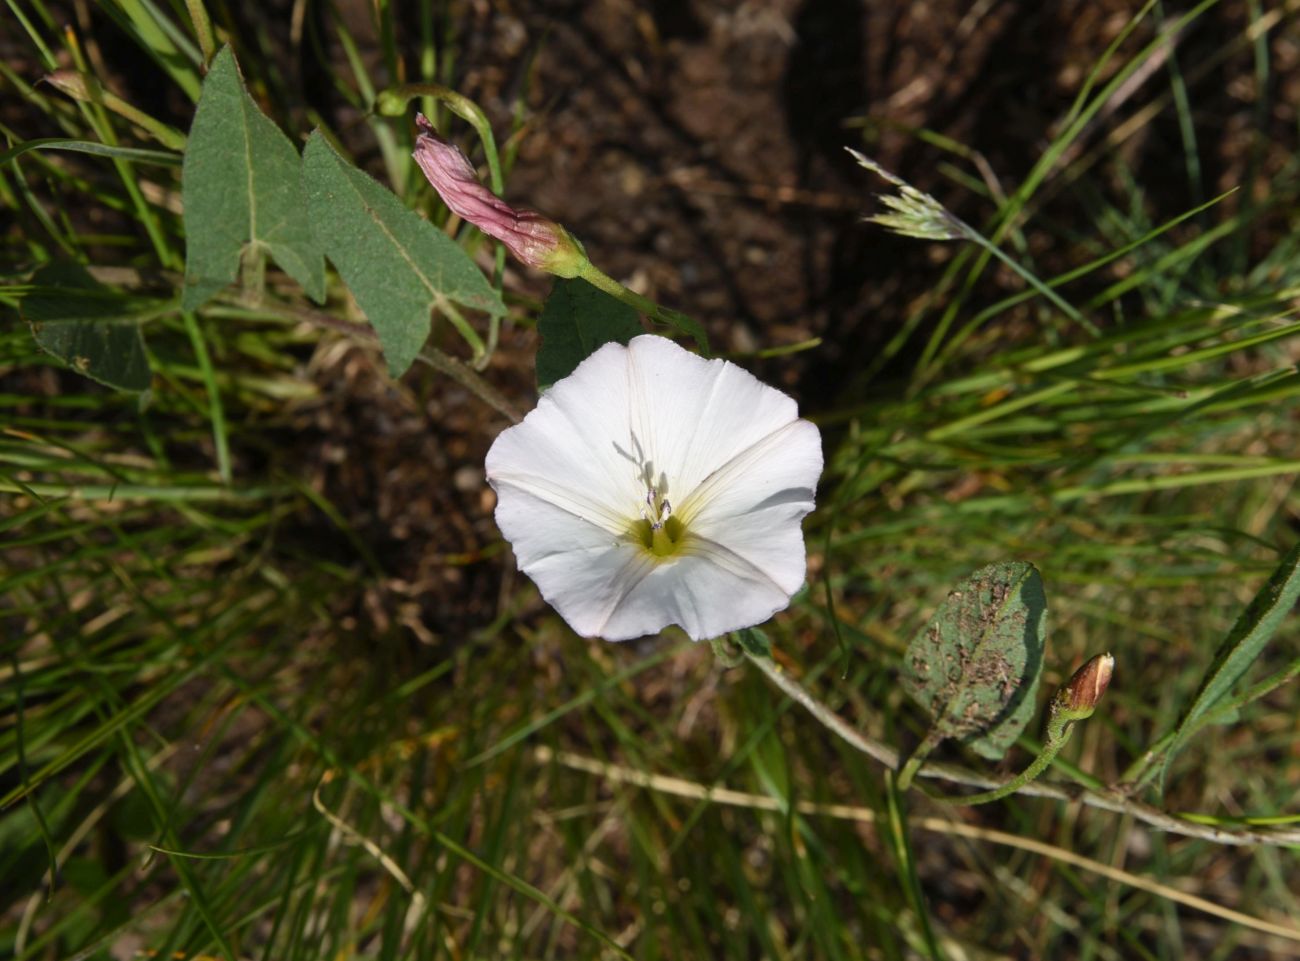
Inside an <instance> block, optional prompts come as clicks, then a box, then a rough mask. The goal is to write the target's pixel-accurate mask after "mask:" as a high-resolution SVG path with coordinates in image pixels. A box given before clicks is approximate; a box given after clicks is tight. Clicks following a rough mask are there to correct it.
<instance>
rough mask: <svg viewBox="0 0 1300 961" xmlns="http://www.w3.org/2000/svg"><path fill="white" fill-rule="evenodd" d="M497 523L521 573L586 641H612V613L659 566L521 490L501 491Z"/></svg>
mask: <svg viewBox="0 0 1300 961" xmlns="http://www.w3.org/2000/svg"><path fill="white" fill-rule="evenodd" d="M496 519H497V525H498V526H499V527H500V528H501V532H502V533H503V534H505V535H506V539H507V540H508V541H510V544H511V547H513V548H514V552H515V559H516V560H517V561H518V563H519V568H520V570H522V571H524V573H526V574H527V575H528V576H529V577H531V578H532V579H533V581H534V582H535V583H536V584H537V587H538V589H539V590H540V591H541V592H542V597H544V598H546V600H547V602H548V603H549V604H550V605H551V606H552V607H554V608H555V609H556V610H557V611H559V612H560V616H562V617H563V618H564V619H565V620H566V621H568V622H569V626H570V627H572V628H573V629H574V630H575V631H577V632H578V633H579V634H581V635H583V636H584V637H597V636H601V637H608V635H606V634H604V628H605V626H606V625H607V624H608V622H609V620H610V616H611V614H612V613H613V612H614V611H615V610H617V608H618V606H619V605H620V604H621V603H622V601H623V598H624V597H625V596H626V595H627V594H628V593H630V592H631V591H632V590H633V588H634V587H635V586H636V584H637V583H638V582H639V581H640V579H641V578H643V577H644V576H645V575H646V573H648V572H649V570H650V569H652V568H654V567H655V561H654V560H653V559H652V558H651V557H650V556H649V555H648V554H647V553H646V552H645V551H643V550H641V548H639V547H637V546H635V545H634V544H632V543H631V542H630V541H628V540H627V539H626V538H624V539H622V540H618V539H615V538H614V537H613V536H612V535H610V534H609V533H608V532H606V531H604V530H602V529H600V528H599V527H598V526H596V525H594V524H589V523H575V521H574V516H573V515H572V514H570V513H568V512H567V511H565V510H563V509H562V508H559V507H556V506H555V505H553V504H551V503H549V502H547V501H545V500H539V499H538V498H535V497H533V496H532V495H531V494H528V493H525V492H523V491H521V490H515V489H508V490H506V491H503V492H502V495H501V497H500V499H499V500H498V501H497V510H496ZM668 623H670V622H668V621H661V622H660V623H658V624H657V625H654V626H652V627H649V628H647V629H646V630H644V631H641V632H640V633H642V634H652V633H654V632H655V631H657V630H659V629H660V628H661V627H665V626H667V624H668ZM626 636H627V637H636V636H639V634H629V635H626ZM610 639H611V640H622V639H623V638H621V637H620V638H612V637H611V638H610Z"/></svg>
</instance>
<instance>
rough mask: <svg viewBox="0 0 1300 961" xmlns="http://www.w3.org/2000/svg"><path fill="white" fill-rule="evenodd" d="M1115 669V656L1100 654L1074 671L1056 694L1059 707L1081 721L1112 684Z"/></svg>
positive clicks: (1073, 718) (1067, 714)
mask: <svg viewBox="0 0 1300 961" xmlns="http://www.w3.org/2000/svg"><path fill="white" fill-rule="evenodd" d="M1114 670H1115V658H1113V657H1111V656H1110V655H1109V654H1098V655H1097V656H1096V657H1094V658H1092V659H1091V660H1089V661H1088V662H1087V663H1086V664H1084V665H1083V667H1081V668H1079V669H1078V670H1077V671H1075V672H1074V677H1072V678H1070V680H1069V682H1068V683H1067V684H1066V685H1065V687H1063V688H1061V690H1060V691H1059V692H1058V693H1057V695H1056V703H1057V709H1058V710H1059V711H1061V712H1062V713H1064V714H1065V715H1066V716H1067V717H1069V718H1071V719H1072V720H1078V721H1081V720H1083V719H1084V718H1086V717H1090V716H1091V715H1092V712H1093V709H1094V708H1096V706H1097V702H1098V701H1100V700H1101V696H1102V695H1103V694H1105V693H1106V688H1107V687H1108V686H1109V685H1110V677H1111V674H1112V673H1113V672H1114Z"/></svg>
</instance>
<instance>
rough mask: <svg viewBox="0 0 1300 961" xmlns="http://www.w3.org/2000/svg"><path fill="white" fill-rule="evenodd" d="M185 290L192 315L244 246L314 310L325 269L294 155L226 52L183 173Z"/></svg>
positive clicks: (232, 269) (211, 79) (232, 270)
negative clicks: (280, 273) (303, 294)
mask: <svg viewBox="0 0 1300 961" xmlns="http://www.w3.org/2000/svg"><path fill="white" fill-rule="evenodd" d="M181 195H182V200H183V202H184V205H185V238H186V249H185V290H184V293H183V294H182V295H181V306H182V307H184V308H185V309H186V310H196V309H198V308H199V307H201V306H202V305H203V304H205V303H207V301H208V300H210V299H211V298H212V297H213V296H215V295H216V294H217V292H218V291H220V290H221V289H222V288H223V287H225V286H226V285H227V284H230V283H231V282H232V281H234V279H235V276H236V275H237V274H238V272H239V264H240V257H241V256H242V254H243V251H244V247H245V245H250V244H251V245H254V246H255V247H257V248H258V249H260V250H263V251H265V252H266V253H269V254H270V255H271V257H272V259H274V260H275V262H276V263H277V264H279V265H280V266H281V267H282V268H284V270H285V272H286V273H288V274H289V276H290V277H292V278H293V279H294V280H296V281H298V283H300V284H302V286H303V288H304V289H305V290H306V291H307V295H308V296H309V297H311V299H312V300H314V301H316V302H317V303H321V302H323V301H324V299H325V261H324V258H323V257H322V255H321V251H320V248H319V247H318V245H317V244H316V241H315V239H314V237H313V236H312V232H311V225H310V224H309V222H308V219H307V203H306V197H305V196H304V195H303V189H302V181H301V167H300V164H299V160H298V151H297V149H295V147H294V145H293V144H292V143H291V142H290V141H289V138H288V137H286V136H285V135H284V134H283V133H281V132H280V128H279V127H277V126H276V125H275V124H274V123H272V122H271V121H270V120H268V119H267V118H266V117H265V116H264V115H263V114H262V112H261V111H260V110H258V108H257V104H255V103H254V102H253V98H252V97H250V96H249V95H248V91H247V90H245V89H244V81H243V79H242V78H241V77H240V75H239V66H238V65H237V64H236V63H235V55H234V54H233V53H232V52H231V51H230V48H229V47H223V48H222V49H221V52H220V53H218V54H217V56H216V58H215V59H214V60H213V61H212V69H211V70H209V71H208V76H207V78H206V79H205V80H204V81H203V93H202V95H201V96H200V97H199V105H198V108H197V109H196V110H195V113H194V124H193V126H192V127H191V128H190V137H189V143H188V144H187V146H186V148H185V161H184V163H183V165H182V168H181Z"/></svg>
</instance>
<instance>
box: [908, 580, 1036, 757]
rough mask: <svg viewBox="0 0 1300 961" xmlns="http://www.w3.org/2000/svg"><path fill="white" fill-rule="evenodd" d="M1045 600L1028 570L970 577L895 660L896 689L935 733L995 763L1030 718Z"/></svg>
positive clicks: (1033, 700) (1033, 705)
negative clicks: (899, 685)
mask: <svg viewBox="0 0 1300 961" xmlns="http://www.w3.org/2000/svg"><path fill="white" fill-rule="evenodd" d="M1046 616H1047V597H1046V595H1045V594H1044V593H1043V581H1042V578H1041V577H1040V576H1039V574H1038V571H1037V570H1036V569H1035V568H1034V566H1033V565H1032V564H1026V563H1024V562H1023V561H1010V562H1006V563H1002V564H991V565H989V566H988V567H985V568H982V569H980V570H979V571H976V572H975V574H974V575H972V576H971V577H970V578H968V579H967V580H966V581H964V582H963V583H962V584H961V585H959V586H958V587H957V589H956V590H954V591H952V592H951V593H950V594H949V595H948V599H947V600H946V601H944V603H943V605H942V606H941V607H940V608H939V610H938V613H936V614H935V616H934V619H933V620H931V621H930V623H929V625H927V626H926V628H925V629H924V630H923V631H921V632H920V633H919V634H917V635H916V637H914V638H913V639H912V643H911V644H909V645H908V647H907V654H906V655H905V656H904V660H903V688H904V689H905V690H906V691H907V693H908V694H909V695H911V696H912V698H914V699H915V700H916V701H917V703H919V704H920V705H921V706H922V707H924V708H926V709H927V710H928V711H929V712H930V716H931V717H932V718H933V724H934V728H935V731H936V732H937V733H938V734H940V735H942V737H944V738H957V739H959V740H961V741H963V742H964V743H967V744H969V745H970V746H971V747H972V748H974V749H975V750H976V751H977V752H979V754H981V755H982V756H984V757H986V758H990V759H992V760H997V759H998V758H1000V757H1002V756H1003V755H1004V754H1006V752H1007V750H1008V749H1009V748H1010V747H1011V745H1012V744H1013V743H1014V742H1015V739H1016V738H1017V737H1018V736H1019V735H1020V732H1021V731H1023V730H1024V729H1025V725H1027V724H1028V723H1029V721H1030V719H1031V718H1032V717H1033V716H1034V707H1035V701H1036V695H1037V693H1038V680H1039V677H1040V676H1041V674H1042V668H1043V629H1044V621H1045V619H1046Z"/></svg>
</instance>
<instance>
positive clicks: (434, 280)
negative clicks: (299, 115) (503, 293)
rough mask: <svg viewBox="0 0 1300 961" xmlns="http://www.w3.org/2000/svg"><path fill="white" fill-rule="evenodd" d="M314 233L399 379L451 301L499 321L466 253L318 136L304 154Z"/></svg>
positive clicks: (499, 307)
mask: <svg viewBox="0 0 1300 961" xmlns="http://www.w3.org/2000/svg"><path fill="white" fill-rule="evenodd" d="M302 163H303V181H304V183H305V184H306V185H307V202H308V205H309V210H310V213H311V223H312V229H313V230H314V231H315V232H316V236H317V237H318V238H320V241H321V243H322V245H323V246H324V248H325V254H326V256H328V257H329V259H330V261H331V262H332V263H333V264H334V266H335V267H337V268H338V271H339V275H340V276H341V277H342V278H343V281H344V283H346V284H347V285H348V289H349V290H351V291H352V295H353V296H354V297H355V298H356V301H357V305H358V306H359V307H360V308H361V309H362V310H363V311H365V314H366V317H367V319H369V321H370V323H371V325H372V326H373V327H374V328H375V333H376V334H378V335H379V343H380V345H381V346H382V347H383V349H384V358H385V359H386V360H387V362H388V370H389V372H390V373H391V374H392V375H393V376H394V377H400V376H401V375H402V374H403V373H405V372H406V369H407V368H408V367H410V366H411V362H412V361H414V360H415V356H416V354H418V353H419V352H420V348H421V347H422V346H424V342H425V340H426V339H427V338H428V336H429V325H430V323H431V316H432V312H433V311H434V310H435V309H437V308H439V307H441V306H442V305H445V304H447V303H449V302H455V303H457V304H460V305H461V306H463V307H469V308H471V309H473V310H481V311H484V312H485V313H489V314H493V315H496V316H500V315H501V314H504V313H505V310H506V308H505V304H504V303H502V301H501V298H500V296H499V295H498V294H497V292H496V291H495V290H494V289H493V288H492V285H491V284H490V283H488V279H487V277H485V276H484V274H483V271H481V270H479V268H478V267H477V266H475V264H474V261H472V260H471V259H470V257H469V255H468V254H467V253H465V250H464V248H462V247H461V246H460V245H459V244H457V243H456V242H455V241H454V240H452V239H451V238H450V237H448V236H447V235H446V234H445V233H443V232H442V231H441V230H439V229H438V228H437V227H435V226H433V224H431V223H429V222H428V221H427V220H425V219H424V218H423V217H421V216H420V215H419V214H417V213H416V212H415V211H414V210H411V209H410V208H409V207H406V206H405V205H403V204H402V202H401V201H400V200H398V199H397V197H396V196H394V195H393V194H392V193H390V192H389V191H388V190H387V189H385V188H384V187H382V186H380V185H379V184H378V183H377V182H375V181H374V180H373V179H371V178H370V177H368V176H367V175H366V174H364V173H362V172H361V171H360V170H358V169H357V168H356V167H354V166H352V165H351V164H350V163H348V162H347V161H346V160H344V159H343V158H342V157H340V156H339V155H338V154H337V153H336V152H335V150H334V148H333V147H331V146H330V145H329V144H328V143H327V142H326V140H325V138H324V137H323V136H322V135H321V133H320V131H319V130H318V131H316V132H315V133H313V134H312V135H311V137H309V138H308V140H307V147H306V149H305V150H304V151H303V155H302Z"/></svg>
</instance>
